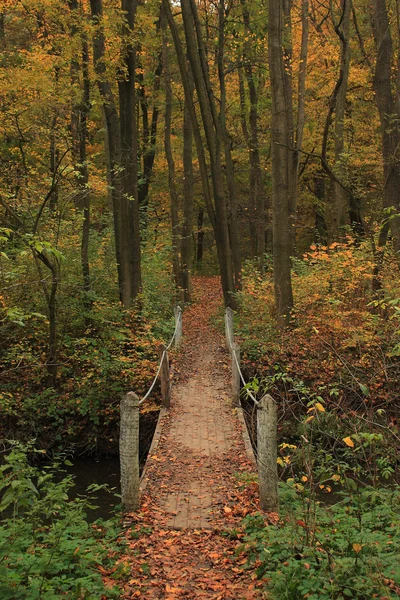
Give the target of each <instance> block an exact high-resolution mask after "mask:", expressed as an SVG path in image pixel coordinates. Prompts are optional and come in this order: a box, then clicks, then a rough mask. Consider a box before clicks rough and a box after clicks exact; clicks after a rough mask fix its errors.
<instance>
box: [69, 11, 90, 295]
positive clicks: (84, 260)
mask: <svg viewBox="0 0 400 600" xmlns="http://www.w3.org/2000/svg"><path fill="white" fill-rule="evenodd" d="M69 6H70V9H71V11H73V12H75V15H76V16H78V10H79V4H78V0H69ZM71 34H72V36H76V35H78V32H77V28H76V26H75V25H73V26H72V28H71ZM81 49H82V51H81V61H79V60H78V59H77V58H73V59H72V62H71V76H72V83H73V85H75V86H77V85H78V84H79V71H81V72H82V82H83V85H82V95H81V100H80V102H78V103H77V104H76V105H75V106H74V107H73V109H72V115H71V133H72V154H73V159H74V163H75V171H76V184H77V187H78V193H77V197H76V201H75V203H76V205H77V206H78V208H79V209H80V210H82V212H83V224H82V240H81V265H82V277H83V289H84V290H85V292H89V291H90V265H89V237H90V191H89V185H88V184H89V172H88V167H87V156H86V146H87V138H88V130H87V118H88V115H89V111H90V76H89V48H88V42H87V39H86V36H85V35H83V37H82V39H81Z"/></svg>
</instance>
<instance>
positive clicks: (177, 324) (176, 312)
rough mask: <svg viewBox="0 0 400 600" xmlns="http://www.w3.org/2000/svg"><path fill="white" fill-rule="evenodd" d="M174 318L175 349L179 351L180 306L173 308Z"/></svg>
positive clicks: (180, 331)
mask: <svg viewBox="0 0 400 600" xmlns="http://www.w3.org/2000/svg"><path fill="white" fill-rule="evenodd" d="M174 316H175V327H176V334H175V348H176V349H177V350H179V348H180V347H181V343H182V309H181V307H180V306H176V307H175V308H174Z"/></svg>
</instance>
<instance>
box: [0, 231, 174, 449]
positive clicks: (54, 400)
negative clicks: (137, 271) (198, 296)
mask: <svg viewBox="0 0 400 600" xmlns="http://www.w3.org/2000/svg"><path fill="white" fill-rule="evenodd" d="M106 233H107V231H105V233H104V235H103V236H102V237H101V238H100V237H99V239H97V238H96V236H95V235H93V238H94V241H93V245H94V246H95V247H93V248H92V254H93V257H92V277H93V289H92V290H91V292H90V293H89V294H85V293H84V292H83V290H82V288H81V282H80V279H79V273H75V270H76V266H75V262H76V261H75V259H73V258H72V257H73V252H74V248H73V247H72V242H75V240H74V239H72V241H71V240H70V242H71V247H69V246H68V245H66V246H65V247H63V248H62V251H63V254H64V256H65V257H66V259H68V261H67V260H66V259H65V260H64V261H63V262H62V263H61V267H60V268H61V274H62V280H61V283H60V285H59V292H58V298H57V376H56V379H55V381H50V378H49V374H48V370H47V366H48V365H47V362H48V351H49V322H48V320H47V316H46V312H47V309H46V306H45V304H44V303H43V298H42V297H41V295H40V289H36V288H33V287H29V286H27V293H26V294H25V296H22V297H21V296H18V290H19V289H20V286H23V285H25V284H24V280H25V279H26V278H27V277H33V273H31V271H32V270H33V268H34V265H33V264H31V263H32V259H31V257H30V256H28V255H23V256H22V257H19V258H18V260H19V261H20V263H19V266H18V269H15V270H14V271H12V270H9V271H8V272H7V273H5V275H6V276H7V285H8V287H7V290H6V294H5V295H4V296H3V297H2V298H0V328H1V331H2V340H1V344H0V370H1V392H0V415H1V419H0V436H1V437H2V438H3V439H5V438H11V439H19V440H21V441H27V440H30V439H31V438H35V439H37V440H38V447H39V448H44V449H46V450H47V451H50V450H51V451H54V452H58V451H60V450H63V451H64V450H65V451H68V452H70V453H74V452H77V453H80V454H83V453H91V454H93V453H96V454H106V453H116V452H117V451H118V424H119V404H120V401H121V397H122V396H123V394H125V393H126V392H127V391H129V390H133V391H134V392H136V393H137V394H138V395H141V394H143V393H144V392H145V391H146V390H147V388H148V386H149V384H150V382H151V381H152V379H153V377H154V374H155V372H156V370H157V366H158V353H157V347H158V345H159V343H161V342H164V341H165V340H166V339H167V338H168V337H170V336H171V335H172V332H173V328H174V324H173V316H172V315H173V305H174V286H173V283H172V281H171V277H170V275H169V273H170V265H169V262H168V261H169V254H168V252H167V251H165V252H164V251H162V249H160V251H159V252H157V253H144V258H143V294H142V297H141V299H140V301H139V303H138V306H136V307H134V308H133V309H132V310H130V311H126V310H123V309H122V308H121V307H120V305H119V303H118V302H117V299H116V298H115V289H116V287H115V281H114V279H115V273H114V271H115V267H114V258H113V256H112V253H111V250H112V247H110V244H111V241H110V238H109V236H107V235H106ZM96 251H97V252H96ZM70 255H71V256H70ZM110 265H111V266H110ZM111 267H112V268H111ZM149 407H150V408H152V409H153V410H157V406H156V405H155V404H154V403H152V404H150V405H149V406H148V407H146V409H149Z"/></svg>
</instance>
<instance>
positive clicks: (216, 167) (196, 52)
mask: <svg viewBox="0 0 400 600" xmlns="http://www.w3.org/2000/svg"><path fill="white" fill-rule="evenodd" d="M181 7H182V16H183V24H184V30H185V39H186V47H187V52H188V58H189V62H190V66H191V69H192V73H193V80H194V84H195V87H196V92H197V98H198V101H199V106H200V112H201V116H202V122H203V127H204V133H205V137H206V141H207V149H208V152H209V156H210V170H211V181H212V187H213V196H214V205H215V216H216V219H215V240H216V246H217V253H218V262H219V267H220V275H221V283H222V290H223V294H224V300H225V304H226V305H227V306H231V307H232V308H236V305H237V302H236V298H235V296H234V295H233V294H234V291H235V286H234V277H233V268H232V252H231V247H230V240H229V228H228V218H227V210H226V197H225V191H224V185H223V178H222V165H221V143H220V140H221V139H222V140H223V132H222V129H221V124H220V121H219V117H218V114H217V110H216V105H215V98H214V94H213V92H212V89H211V83H210V77H209V73H208V68H207V61H206V58H205V52H204V44H203V40H202V36H201V31H200V23H199V18H198V14H197V7H196V4H195V2H194V1H193V0H182V2H181Z"/></svg>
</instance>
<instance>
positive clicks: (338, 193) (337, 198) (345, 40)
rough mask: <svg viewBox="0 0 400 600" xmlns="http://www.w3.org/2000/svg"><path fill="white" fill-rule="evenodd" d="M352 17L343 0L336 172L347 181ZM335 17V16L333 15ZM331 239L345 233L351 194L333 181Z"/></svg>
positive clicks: (338, 28) (339, 28)
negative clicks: (346, 119)
mask: <svg viewBox="0 0 400 600" xmlns="http://www.w3.org/2000/svg"><path fill="white" fill-rule="evenodd" d="M350 17H351V0H343V3H342V15H341V18H340V22H341V25H337V24H335V31H336V33H337V35H338V36H339V38H340V42H341V52H340V73H341V75H340V77H341V84H340V88H339V90H338V93H337V97H336V106H335V172H336V174H337V176H338V177H339V179H340V180H342V181H346V166H345V161H344V160H343V156H342V154H343V151H344V117H345V108H346V95H347V87H348V81H349V71H350V40H349V36H350ZM332 18H333V17H332ZM332 213H333V214H332V221H331V228H332V234H331V236H330V237H331V239H337V238H338V237H339V238H340V237H341V234H342V235H343V227H344V226H345V225H346V223H347V215H348V214H349V194H348V193H347V192H346V190H345V189H343V186H341V185H340V184H339V182H337V181H334V182H333V211H332Z"/></svg>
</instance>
